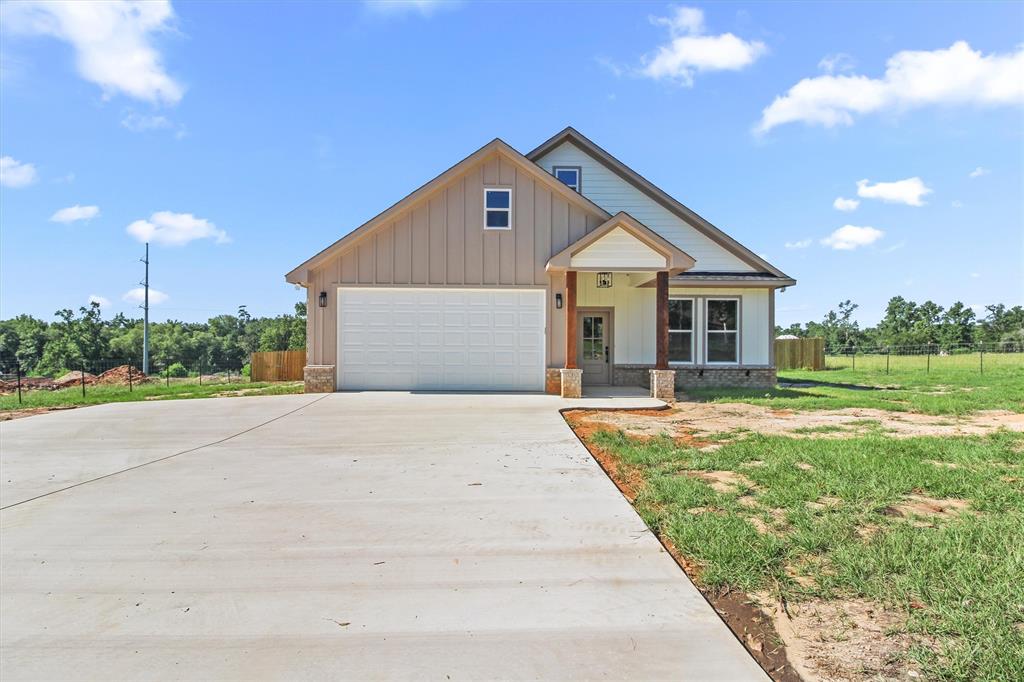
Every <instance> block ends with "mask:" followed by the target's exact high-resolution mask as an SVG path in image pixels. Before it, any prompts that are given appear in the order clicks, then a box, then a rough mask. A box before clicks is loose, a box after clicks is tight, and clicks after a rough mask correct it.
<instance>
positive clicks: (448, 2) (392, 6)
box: [363, 0, 459, 17]
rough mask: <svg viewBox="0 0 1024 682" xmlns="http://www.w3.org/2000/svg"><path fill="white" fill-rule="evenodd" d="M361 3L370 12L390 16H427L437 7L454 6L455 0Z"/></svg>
mask: <svg viewBox="0 0 1024 682" xmlns="http://www.w3.org/2000/svg"><path fill="white" fill-rule="evenodd" d="M363 4H364V5H365V6H366V7H367V8H368V9H369V10H371V11H372V12H375V13H377V14H384V15H390V16H396V15H405V14H419V15H421V16H424V17H429V16H430V15H431V14H433V13H434V12H436V11H437V10H439V9H451V8H453V7H456V6H457V5H458V4H459V2H458V1H457V0H363Z"/></svg>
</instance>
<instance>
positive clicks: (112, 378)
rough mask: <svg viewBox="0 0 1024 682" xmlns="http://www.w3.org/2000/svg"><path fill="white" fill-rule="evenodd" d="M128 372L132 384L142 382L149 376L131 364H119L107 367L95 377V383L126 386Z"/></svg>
mask: <svg viewBox="0 0 1024 682" xmlns="http://www.w3.org/2000/svg"><path fill="white" fill-rule="evenodd" d="M129 374H130V376H131V383H133V384H137V383H140V382H143V381H145V380H146V379H148V378H149V377H147V376H146V375H145V374H143V373H142V372H141V371H140V370H139V368H138V367H133V366H131V365H119V366H117V367H114V368H112V369H108V370H107V371H106V372H104V373H103V374H101V375H99V376H98V377H96V383H97V384H117V385H120V386H127V385H128V380H129Z"/></svg>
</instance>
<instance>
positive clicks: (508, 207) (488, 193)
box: [484, 187, 512, 230]
mask: <svg viewBox="0 0 1024 682" xmlns="http://www.w3.org/2000/svg"><path fill="white" fill-rule="evenodd" d="M484 229H485V230H511V229H512V190H511V189H508V188H505V187H486V188H484Z"/></svg>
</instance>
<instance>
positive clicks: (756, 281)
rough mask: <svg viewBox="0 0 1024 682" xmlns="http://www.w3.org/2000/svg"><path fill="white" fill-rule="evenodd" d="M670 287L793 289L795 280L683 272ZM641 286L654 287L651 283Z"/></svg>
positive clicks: (754, 274)
mask: <svg viewBox="0 0 1024 682" xmlns="http://www.w3.org/2000/svg"><path fill="white" fill-rule="evenodd" d="M668 284H669V286H676V287H685V286H689V285H701V286H719V287H755V286H756V287H763V286H765V285H766V284H768V285H771V286H773V287H791V286H793V285H794V284H796V280H795V279H791V278H789V277H778V276H776V275H773V274H772V273H770V272H699V271H698V272H695V271H693V270H691V271H689V272H683V273H680V274H678V275H673V276H671V277H669V280H668ZM640 286H642V287H643V286H653V284H651V283H647V284H641V285H640Z"/></svg>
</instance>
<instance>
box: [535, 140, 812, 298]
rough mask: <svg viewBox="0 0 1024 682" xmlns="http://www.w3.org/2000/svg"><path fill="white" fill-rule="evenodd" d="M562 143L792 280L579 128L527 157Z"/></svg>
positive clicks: (747, 258)
mask: <svg viewBox="0 0 1024 682" xmlns="http://www.w3.org/2000/svg"><path fill="white" fill-rule="evenodd" d="M563 142H571V143H573V144H574V145H576V146H577V147H579V148H580V149H582V150H583V151H584V152H586V153H587V154H589V155H590V156H591V157H592V158H594V159H595V160H597V161H598V162H599V163H601V164H602V165H604V166H605V167H606V168H608V170H610V171H612V172H613V173H615V174H616V175H618V176H619V177H621V178H622V179H623V180H625V181H626V182H628V183H629V184H631V185H633V186H634V187H636V188H637V189H638V190H640V191H641V192H643V193H644V194H646V195H647V196H649V197H650V198H651V199H653V200H654V201H656V202H657V203H659V204H661V205H662V206H663V207H664V208H665V209H666V210H668V211H670V212H671V213H674V214H675V215H676V216H678V217H679V218H680V219H682V220H684V221H685V222H687V223H688V224H690V225H691V226H693V227H694V228H695V229H697V230H698V231H699V232H701V233H703V234H704V235H706V236H707V237H708V238H709V239H711V240H712V241H714V242H715V243H717V244H718V245H719V246H721V247H722V248H724V249H726V250H727V251H729V252H730V253H732V254H733V255H735V256H736V257H737V258H739V259H740V260H742V261H744V262H745V263H748V264H749V265H750V266H751V267H753V268H755V269H757V270H759V271H763V272H767V273H770V274H771V275H774V276H775V277H779V278H782V279H786V280H792V278H791V277H789V275H787V274H785V273H784V272H782V271H781V270H779V269H778V268H776V267H775V266H774V265H772V264H771V263H769V262H768V261H766V260H764V259H763V258H761V257H760V256H758V255H757V254H756V253H754V252H753V251H751V250H750V249H748V248H747V247H745V246H743V245H742V244H740V243H739V242H738V241H736V240H735V239H733V238H732V237H730V236H729V235H727V234H726V233H725V232H722V231H721V230H720V229H718V228H717V227H715V226H714V225H712V224H711V223H710V222H708V221H707V220H705V219H704V218H702V217H701V216H700V215H698V214H697V213H695V212H694V211H692V210H690V209H689V208H687V207H686V206H684V205H683V204H681V203H679V202H678V201H676V200H675V199H673V198H672V197H671V196H669V195H668V194H667V193H666V192H664V191H663V190H662V189H660V188H659V187H657V186H655V185H654V184H653V183H651V182H650V181H649V180H647V178H645V177H643V176H642V175H640V174H639V173H637V172H636V171H634V170H633V169H632V168H630V167H629V166H627V165H626V164H624V163H622V162H621V161H619V160H618V159H616V158H615V157H614V156H612V155H611V154H609V153H608V152H607V151H605V150H604V149H602V148H601V147H599V146H597V145H596V144H595V143H594V142H592V141H591V140H589V139H588V138H587V137H586V136H585V135H583V134H582V133H580V132H579V131H578V130H576V129H575V128H573V127H572V126H569V127H567V128H565V129H564V130H562V131H561V132H559V133H557V134H555V135H554V136H552V137H551V138H549V139H548V140H547V141H545V142H543V143H542V144H541V145H540V146H539V147H537V148H536V149H534V150H533V151H531V152H529V153H527V154H526V158H528V159H530V160H531V161H533V162H536V161H537V159H539V158H541V157H542V156H544V155H545V154H547V153H548V152H549V151H551V150H552V149H554V148H555V147H557V146H558V145H560V144H562V143H563Z"/></svg>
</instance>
